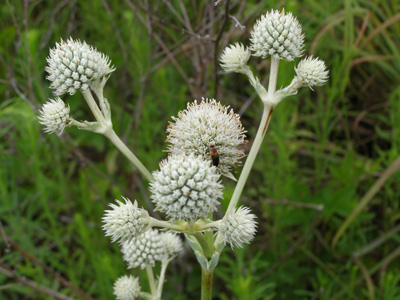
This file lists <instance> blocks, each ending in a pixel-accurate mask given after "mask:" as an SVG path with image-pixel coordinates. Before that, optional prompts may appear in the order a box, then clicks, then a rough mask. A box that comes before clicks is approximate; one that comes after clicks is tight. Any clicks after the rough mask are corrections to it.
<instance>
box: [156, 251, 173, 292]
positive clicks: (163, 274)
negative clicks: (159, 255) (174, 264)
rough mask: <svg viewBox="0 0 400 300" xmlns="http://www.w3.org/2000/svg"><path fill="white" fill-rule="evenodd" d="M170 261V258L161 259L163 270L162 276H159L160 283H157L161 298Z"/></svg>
mask: <svg viewBox="0 0 400 300" xmlns="http://www.w3.org/2000/svg"><path fill="white" fill-rule="evenodd" d="M169 262H170V260H169V259H168V258H164V259H163V260H162V261H161V271H160V277H159V278H158V285H157V297H158V299H161V295H162V290H163V286H164V278H165V271H166V270H167V267H168V264H169Z"/></svg>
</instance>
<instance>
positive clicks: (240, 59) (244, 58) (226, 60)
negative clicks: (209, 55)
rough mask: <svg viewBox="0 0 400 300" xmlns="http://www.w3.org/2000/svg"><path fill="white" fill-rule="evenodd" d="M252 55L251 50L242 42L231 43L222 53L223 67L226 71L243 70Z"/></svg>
mask: <svg viewBox="0 0 400 300" xmlns="http://www.w3.org/2000/svg"><path fill="white" fill-rule="evenodd" d="M250 56H251V52H250V50H249V49H248V48H247V47H246V48H245V47H244V46H243V45H242V44H239V43H235V44H234V45H229V46H228V47H226V48H225V50H224V52H223V53H222V55H221V58H220V61H221V67H222V68H223V69H224V70H225V72H239V73H240V72H243V71H244V70H245V69H246V66H247V62H248V61H249V58H250Z"/></svg>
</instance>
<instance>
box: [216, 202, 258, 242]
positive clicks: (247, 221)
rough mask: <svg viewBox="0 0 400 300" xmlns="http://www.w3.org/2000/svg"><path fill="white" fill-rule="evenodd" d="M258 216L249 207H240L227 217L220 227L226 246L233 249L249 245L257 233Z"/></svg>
mask: <svg viewBox="0 0 400 300" xmlns="http://www.w3.org/2000/svg"><path fill="white" fill-rule="evenodd" d="M255 218H256V216H255V215H254V214H252V213H251V211H250V209H249V208H247V207H242V206H241V207H239V208H238V209H237V210H236V211H235V212H234V213H233V214H230V215H228V216H226V217H225V218H224V219H223V220H222V222H221V225H220V228H219V230H220V232H221V233H222V236H223V238H224V242H225V244H230V245H231V247H232V248H233V247H239V248H241V247H243V244H249V243H250V241H251V240H252V239H253V238H254V235H255V234H256V231H257V222H256V221H255Z"/></svg>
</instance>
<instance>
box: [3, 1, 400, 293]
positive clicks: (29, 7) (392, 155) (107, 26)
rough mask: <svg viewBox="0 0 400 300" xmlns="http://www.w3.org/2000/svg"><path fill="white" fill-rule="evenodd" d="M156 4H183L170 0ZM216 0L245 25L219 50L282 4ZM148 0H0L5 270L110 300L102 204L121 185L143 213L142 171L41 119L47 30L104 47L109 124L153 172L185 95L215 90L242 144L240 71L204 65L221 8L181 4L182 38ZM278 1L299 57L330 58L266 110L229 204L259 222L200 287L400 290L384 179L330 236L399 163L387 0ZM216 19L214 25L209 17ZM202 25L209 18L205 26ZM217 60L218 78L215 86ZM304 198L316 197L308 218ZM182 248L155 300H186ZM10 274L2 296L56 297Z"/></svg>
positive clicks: (395, 181)
mask: <svg viewBox="0 0 400 300" xmlns="http://www.w3.org/2000/svg"><path fill="white" fill-rule="evenodd" d="M165 2H168V1H165ZM170 2H171V6H172V7H174V8H175V11H176V12H175V13H176V14H178V15H183V11H182V8H181V7H180V2H181V1H170ZM230 2H231V11H230V14H231V15H233V16H235V17H236V18H237V19H238V20H239V22H243V25H245V26H246V29H245V30H241V29H240V28H238V27H235V22H234V21H233V20H231V19H229V20H228V26H227V27H226V28H225V32H226V33H227V34H226V35H223V37H222V40H221V42H220V44H219V49H218V53H221V51H222V50H223V47H224V46H225V45H226V44H227V43H230V42H235V41H240V42H243V43H244V44H248V37H249V31H250V30H251V28H252V24H253V23H254V21H255V19H256V18H258V17H259V16H260V15H261V14H262V13H264V12H266V11H267V10H269V9H271V8H276V9H281V7H280V6H279V5H281V4H282V2H281V1H264V2H259V1H243V3H244V4H243V5H242V4H241V1H230ZM157 3H158V4H155V5H154V6H153V5H152V2H151V1H150V2H148V1H126V2H121V1H61V2H60V1H49V0H46V1H36V0H35V1H5V2H2V3H1V4H0V20H1V30H0V63H1V64H0V94H1V95H2V97H1V100H0V101H1V102H0V221H1V230H0V233H1V242H0V256H1V264H0V268H1V270H4V269H5V268H6V267H7V268H9V270H12V271H15V274H16V275H18V276H21V277H24V278H28V279H30V280H32V281H34V282H36V283H37V284H41V285H43V286H46V287H48V288H50V289H52V290H54V291H58V292H60V293H63V294H65V295H68V296H70V297H73V298H78V299H81V298H82V299H83V298H84V296H82V294H79V292H77V291H76V289H74V288H73V287H71V286H70V285H72V286H74V287H77V288H79V289H80V290H81V291H84V293H86V294H87V295H90V296H91V297H93V298H94V299H111V298H112V297H113V296H112V285H113V282H114V281H115V280H116V279H117V278H118V277H119V276H120V275H123V274H127V273H128V272H131V271H127V270H126V266H125V264H124V262H123V261H122V258H121V255H120V250H119V247H118V245H114V244H111V243H110V241H109V239H108V238H105V237H104V234H103V231H102V230H101V217H102V215H103V212H104V209H105V208H106V207H107V205H108V203H110V202H111V201H112V200H113V199H115V198H117V199H120V196H121V195H124V196H126V197H128V198H130V199H132V200H133V199H137V200H138V201H139V202H140V203H141V204H142V205H143V206H145V207H147V208H150V205H149V203H150V201H149V195H148V191H147V189H148V186H147V182H146V181H145V180H143V179H142V178H141V177H140V176H139V175H138V174H137V173H136V172H135V170H134V169H133V168H132V166H131V165H129V164H127V161H126V159H125V158H124V157H123V156H121V155H120V154H119V152H118V151H116V149H115V148H114V147H113V145H112V144H110V143H109V142H108V141H106V140H105V139H104V137H102V136H99V135H95V134H92V133H90V132H83V131H79V130H78V129H67V130H66V132H65V133H64V134H63V135H61V136H60V137H58V136H55V135H47V134H44V133H43V131H42V130H41V129H42V128H41V126H40V125H39V124H38V120H37V111H38V108H39V107H40V105H41V104H43V103H44V102H45V101H46V99H47V98H49V97H51V91H50V89H49V88H48V86H49V83H48V81H46V79H45V77H46V74H45V72H44V70H43V69H44V67H45V65H46V56H47V55H48V49H49V47H53V46H54V44H55V42H58V41H59V40H60V38H64V39H65V38H68V37H69V36H73V37H74V38H80V39H81V40H86V41H87V42H88V43H89V44H92V45H95V46H96V47H97V49H98V50H99V51H101V52H104V53H106V54H107V55H108V56H110V58H111V59H112V62H113V64H114V65H115V66H116V68H117V70H116V71H115V72H114V73H113V74H112V76H111V77H110V79H109V81H108V83H107V86H106V89H105V96H106V97H107V99H108V100H109V102H110V103H111V106H112V112H113V121H114V128H115V131H116V132H117V133H118V134H119V135H120V136H121V137H122V138H123V140H124V141H125V142H126V143H127V145H128V146H129V147H130V148H131V149H133V152H134V153H135V154H137V156H138V157H139V158H140V159H141V161H142V162H143V164H144V165H145V166H146V167H147V168H148V169H149V170H155V169H156V168H157V167H158V163H159V161H160V160H162V159H163V158H164V157H166V153H165V152H162V150H165V149H166V145H165V143H164V141H165V138H166V134H165V131H164V130H165V128H166V126H167V125H168V121H169V120H170V118H171V116H174V115H177V112H178V111H179V110H182V109H184V108H185V107H186V102H188V101H191V100H192V99H193V98H197V99H200V98H201V96H204V97H216V98H217V99H218V100H221V102H222V103H223V104H225V105H230V106H231V107H232V108H234V110H235V112H239V111H240V112H241V116H242V119H241V120H242V122H243V123H244V127H245V128H246V130H247V131H248V133H247V134H248V138H249V141H250V143H249V144H251V141H252V140H253V139H254V136H255V133H256V129H257V127H258V122H259V119H260V107H261V103H260V102H259V100H258V99H257V98H256V97H255V93H254V91H253V89H252V88H251V87H250V86H249V84H248V82H247V80H246V78H245V77H243V76H241V75H239V74H221V70H220V69H218V70H215V69H214V66H213V63H214V61H213V56H212V55H213V51H214V44H215V38H216V36H217V34H218V30H219V29H220V28H221V26H222V20H223V16H224V5H225V3H226V2H225V1H221V3H220V4H219V5H218V6H217V7H214V6H213V4H212V3H208V2H207V1H201V2H199V3H197V4H198V5H197V6H194V5H193V4H192V2H190V1H188V3H186V2H185V1H182V3H185V7H186V12H187V17H188V22H190V23H191V30H193V33H191V32H190V31H189V30H188V29H187V28H186V27H185V25H184V24H183V23H181V21H180V20H179V18H178V17H177V16H176V14H175V13H174V12H173V11H172V10H170V9H169V8H168V7H167V6H166V4H165V3H164V1H159V2H157ZM285 5H286V7H285V8H286V11H291V12H293V14H294V15H296V16H298V18H299V20H300V22H301V23H302V24H303V31H304V32H305V34H306V47H305V49H306V54H307V55H311V54H312V55H315V56H319V57H320V58H321V59H323V60H325V61H326V63H327V66H328V68H329V70H330V79H329V82H328V83H327V85H326V86H323V87H318V88H317V89H316V90H315V91H314V92H313V91H310V90H309V89H306V88H304V89H302V90H301V91H300V92H299V94H298V95H295V96H292V97H291V98H288V99H286V100H285V101H284V102H283V103H281V104H280V105H279V106H278V107H277V108H276V110H275V112H274V114H273V116H272V121H271V124H270V127H269V130H268V132H267V135H266V138H265V141H264V144H263V146H262V148H261V151H260V153H259V156H258V157H257V160H256V163H255V166H254V169H253V171H252V174H251V175H250V178H249V181H248V183H247V185H246V188H245V190H244V193H243V196H242V203H243V204H245V205H248V206H250V207H251V208H252V210H253V212H254V213H256V215H257V216H258V221H259V232H258V234H257V237H256V239H255V242H254V243H253V244H251V245H250V246H248V247H247V248H246V249H239V250H235V251H234V252H232V251H230V250H229V249H227V248H226V249H225V251H224V252H223V253H222V255H221V260H220V263H219V265H218V267H217V269H216V273H215V285H214V296H215V298H216V299H238V300H240V299H246V300H247V299H249V300H250V299H263V300H264V299H321V300H322V299H329V300H334V299H385V300H387V299H388V300H392V299H393V300H395V299H400V298H399V294H400V290H399V282H400V269H399V268H398V267H396V265H398V259H399V258H398V255H399V250H398V249H399V248H398V245H399V242H400V234H399V229H398V225H397V224H398V223H399V219H400V207H399V201H398V199H400V190H399V189H398V186H400V176H399V173H398V172H397V173H394V174H393V175H392V176H391V177H390V178H389V179H388V181H387V182H386V183H385V184H384V185H383V186H382V188H381V189H380V190H379V191H378V192H377V194H376V195H375V196H374V197H373V198H372V199H371V200H370V202H369V203H368V205H367V206H366V209H363V210H362V212H361V213H360V214H359V215H358V216H357V217H356V218H355V219H354V221H352V222H351V224H350V226H349V227H348V229H347V230H346V231H345V232H344V233H343V235H342V236H341V238H340V240H339V242H338V244H337V245H336V247H332V239H333V237H334V235H335V233H336V232H337V230H338V228H340V227H341V226H342V224H343V222H344V220H345V219H346V218H347V217H348V216H349V215H350V214H351V213H352V211H353V209H354V208H355V207H356V206H357V205H358V204H359V202H360V199H361V198H362V197H363V196H364V195H365V194H366V192H367V191H368V190H369V189H370V187H371V186H372V185H373V184H374V183H375V182H376V181H377V180H378V179H379V178H380V176H381V174H382V173H383V172H384V171H385V170H386V169H387V168H388V167H389V166H390V164H392V163H393V161H395V159H396V158H398V157H399V153H400V88H399V87H398V82H400V72H399V70H400V59H399V58H400V52H399V51H400V50H399V49H400V48H399V45H400V40H399V37H400V22H399V14H400V4H399V1H395V0H388V1H373V0H353V1H347V0H346V1H329V2H327V1H315V0H306V1H302V2H299V1H285ZM146 11H148V12H149V14H146ZM212 12H214V13H215V16H216V18H215V19H213V21H212V22H211V21H210V20H209V17H210V16H209V14H211V13H212ZM149 15H151V16H152V17H151V18H150V17H149ZM204 20H207V22H205V21H204ZM142 21H143V22H142ZM184 22H186V21H185V20H184ZM208 22H210V23H208ZM149 24H150V26H151V27H148V26H149ZM204 26H206V27H207V26H208V27H207V28H208V29H207V30H203V31H202V28H204ZM183 28H185V30H182V29H183ZM149 32H150V34H149ZM197 33H199V34H200V36H201V38H197V36H196V35H197ZM228 33H229V34H228ZM207 34H209V35H210V37H211V40H210V38H207V37H206V35H207ZM156 36H157V37H159V40H157V38H156ZM160 41H161V42H162V43H160ZM163 45H164V46H165V47H166V48H163ZM165 49H168V51H166V50H165ZM193 49H194V50H193ZM199 58H202V60H199ZM198 61H199V62H200V63H199V62H198ZM296 63H297V62H296ZM250 65H251V66H252V67H253V69H254V71H255V73H257V74H258V76H259V78H260V80H261V81H262V82H267V80H268V78H267V74H268V62H267V61H261V60H259V59H256V58H251V60H250ZM216 71H218V74H219V76H220V80H219V83H220V86H218V88H219V90H218V94H217V95H214V88H215V80H214V74H215V73H216ZM279 72H280V73H279V79H278V87H279V85H282V86H284V85H287V84H288V83H289V82H290V80H291V78H292V77H293V75H294V74H295V73H294V70H293V64H292V63H288V62H285V63H282V64H281V68H280V71H279ZM63 99H65V100H66V102H68V104H69V105H70V107H71V113H72V115H73V116H74V117H75V118H76V119H78V120H80V119H88V120H92V117H91V115H90V112H89V110H88V109H87V107H86V106H85V104H84V102H83V101H82V100H83V99H82V97H81V95H80V94H79V93H77V94H75V95H74V96H68V95H65V96H64V97H63ZM251 99H253V100H251ZM249 103H250V105H249V106H248V107H247V104H249ZM244 104H246V107H247V108H246V107H244V108H243V105H244ZM241 109H242V110H241ZM246 151H248V148H246ZM239 173H240V170H238V174H235V176H236V177H238V175H239ZM226 185H227V187H226V190H225V199H224V201H223V204H222V209H223V210H224V209H226V207H227V205H228V201H229V196H230V195H231V194H232V193H233V188H234V185H233V183H232V182H229V181H228V180H226ZM284 199H286V200H288V202H286V203H283V202H281V200H284ZM267 200H270V201H267ZM310 205H311V206H310ZM312 205H314V206H312ZM315 205H323V206H324V209H323V210H322V212H321V214H320V215H321V217H320V218H318V216H319V212H318V211H317V210H315V209H313V208H315ZM310 207H311V208H310ZM391 230H393V232H391ZM389 233H390V234H389ZM380 237H381V239H379V238H380ZM298 241H300V242H301V243H299V244H297V242H298ZM189 253H190V252H188V253H187V255H184V256H183V257H180V258H179V260H177V261H176V264H175V265H174V264H173V265H172V266H171V267H170V268H169V270H168V272H169V275H168V276H167V282H166V283H165V289H164V295H165V299H198V298H199V290H200V277H201V276H200V269H199V268H198V266H197V262H196V259H195V258H194V256H193V255H191V254H190V255H189ZM357 253H358V254H359V253H362V254H359V256H357V255H356V254H357ZM285 254H288V255H287V256H285ZM282 258H284V259H282ZM357 259H358V260H359V261H357ZM277 262H278V265H277V267H276V268H275V269H274V270H273V271H272V272H269V270H271V268H273V266H274V265H275V264H276V263H277ZM43 264H44V265H46V266H47V267H48V268H46V267H43ZM51 270H53V271H54V272H55V273H57V274H58V275H60V276H62V277H63V278H65V279H66V280H67V281H68V282H69V283H70V285H68V284H65V282H63V281H60V280H59V279H58V278H57V277H56V276H54V274H53V273H51ZM135 274H136V273H135ZM136 275H138V274H136ZM142 275H144V274H142ZM144 276H145V275H144ZM369 281H370V283H371V284H370V289H368V284H369V283H368V282H369ZM16 282H17V278H10V276H6V275H4V272H0V298H1V299H3V298H4V299H25V298H35V299H53V297H51V296H48V295H45V294H43V293H40V292H38V291H35V290H34V289H32V288H29V287H26V286H24V285H17V284H15V283H16ZM143 285H145V282H143ZM371 286H372V289H371ZM32 295H33V296H32Z"/></svg>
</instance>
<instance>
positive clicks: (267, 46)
mask: <svg viewBox="0 0 400 300" xmlns="http://www.w3.org/2000/svg"><path fill="white" fill-rule="evenodd" d="M250 41H251V47H250V49H251V50H252V51H254V54H253V55H254V56H260V57H262V58H266V57H268V56H271V57H272V58H275V59H282V60H286V61H292V60H294V59H295V58H296V57H300V56H301V55H302V53H303V46H304V34H303V32H302V29H301V25H300V23H299V21H298V20H297V18H295V17H294V16H293V15H292V14H291V13H288V14H285V12H284V10H282V12H279V11H277V10H271V11H270V12H268V13H267V14H265V15H263V16H262V17H261V19H259V20H258V21H257V23H256V25H255V26H254V29H253V31H252V32H251V37H250Z"/></svg>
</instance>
